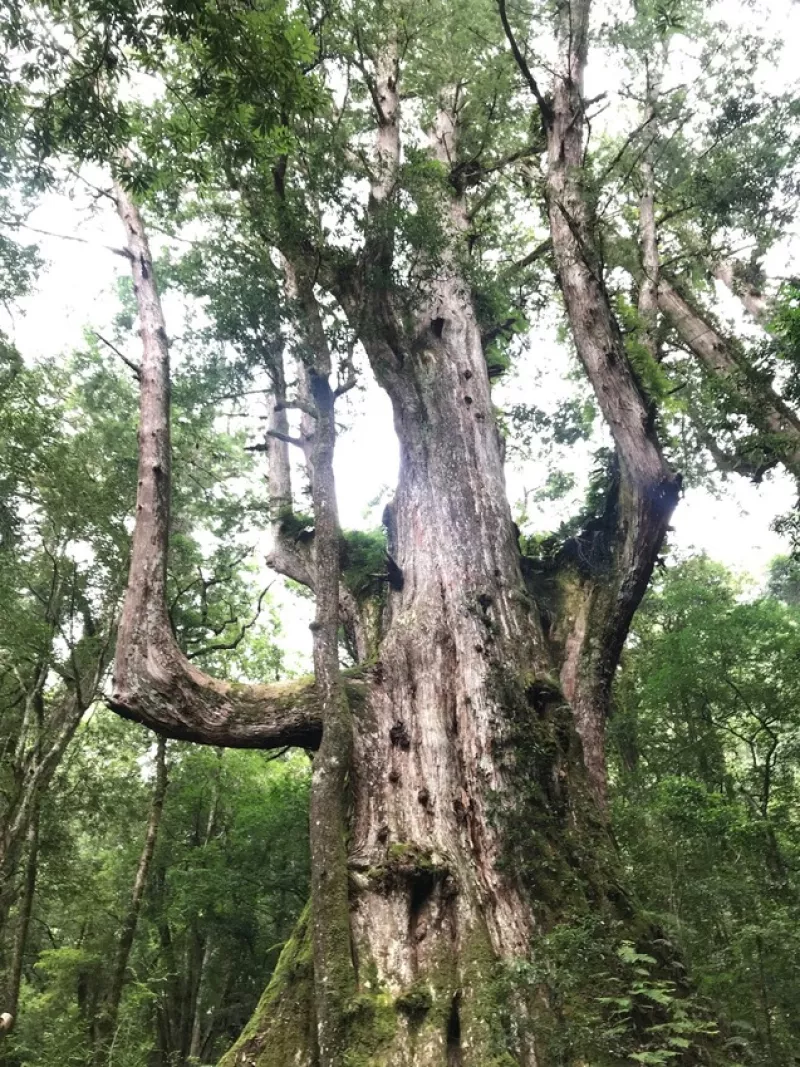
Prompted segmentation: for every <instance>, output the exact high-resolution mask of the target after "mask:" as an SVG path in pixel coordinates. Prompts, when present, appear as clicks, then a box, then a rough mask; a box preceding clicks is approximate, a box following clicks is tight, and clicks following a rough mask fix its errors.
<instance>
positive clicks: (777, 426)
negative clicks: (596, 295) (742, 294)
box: [658, 278, 800, 477]
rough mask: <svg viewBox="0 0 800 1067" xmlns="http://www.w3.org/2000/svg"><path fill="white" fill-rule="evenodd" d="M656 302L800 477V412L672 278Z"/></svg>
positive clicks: (772, 448)
mask: <svg viewBox="0 0 800 1067" xmlns="http://www.w3.org/2000/svg"><path fill="white" fill-rule="evenodd" d="M658 302H659V306H660V308H661V310H662V311H663V312H664V314H665V315H666V316H667V318H668V319H669V321H670V323H671V324H672V326H673V328H674V329H675V331H676V333H677V334H678V336H679V337H680V339H681V340H682V341H683V343H684V344H685V345H686V346H687V347H688V348H689V349H690V351H691V352H693V353H694V355H695V356H696V357H697V359H698V360H699V361H700V363H701V364H702V365H703V367H704V368H705V370H706V371H707V372H708V373H709V374H710V375H711V376H712V377H713V378H716V379H717V380H718V381H719V382H720V383H721V384H722V385H723V387H724V388H725V389H726V391H727V392H728V393H729V394H731V395H732V396H733V398H734V399H737V398H738V400H739V402H740V403H741V406H742V410H743V414H745V415H746V416H747V418H748V419H749V420H750V421H751V422H752V423H753V425H754V426H755V427H756V428H757V429H759V430H761V431H762V432H764V433H767V434H769V435H770V436H771V437H773V438H774V439H777V440H773V441H770V442H766V443H765V445H766V447H765V450H766V451H774V452H775V453H776V455H778V456H779V458H780V461H781V462H782V463H784V464H785V466H786V467H787V468H788V470H790V471H791V472H792V474H793V475H795V477H800V417H798V416H797V415H796V414H795V412H794V411H793V410H792V409H791V408H790V407H789V405H788V404H787V403H786V401H785V400H784V399H783V398H782V397H781V396H780V395H779V394H778V393H777V392H776V391H775V389H774V388H773V387H772V385H771V383H770V382H769V381H768V380H767V379H766V378H764V377H763V376H761V375H759V374H757V373H756V372H754V371H753V369H752V367H751V366H750V364H749V362H748V359H747V356H746V354H745V353H744V352H742V351H741V350H740V349H739V346H738V344H737V343H736V342H735V341H734V340H732V339H731V338H727V337H725V336H724V335H723V333H722V332H721V330H720V329H719V328H718V327H717V326H716V325H715V324H714V323H713V321H712V318H711V316H710V315H709V314H708V313H707V312H703V311H701V310H700V309H699V308H698V307H696V306H694V305H693V304H690V303H689V301H688V300H687V299H686V298H685V297H684V296H683V295H682V294H681V293H680V292H679V291H678V290H677V289H676V288H675V286H674V285H672V284H671V282H670V281H669V280H668V279H666V278H662V279H661V281H660V283H659V287H658Z"/></svg>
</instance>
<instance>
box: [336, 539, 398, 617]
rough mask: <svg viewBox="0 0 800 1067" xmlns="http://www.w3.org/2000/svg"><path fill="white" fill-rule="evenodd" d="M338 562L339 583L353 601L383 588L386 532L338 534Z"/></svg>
mask: <svg viewBox="0 0 800 1067" xmlns="http://www.w3.org/2000/svg"><path fill="white" fill-rule="evenodd" d="M339 561H340V566H341V572H342V581H343V582H344V584H345V585H346V586H347V588H348V589H349V590H350V592H351V593H352V594H353V596H355V597H356V598H357V599H358V598H361V597H366V596H370V595H374V594H375V593H376V592H380V591H381V590H382V588H383V581H384V577H385V575H386V531H385V530H384V529H383V527H381V528H380V529H377V530H371V531H365V530H348V531H346V532H345V533H343V534H342V537H341V542H340V549H339Z"/></svg>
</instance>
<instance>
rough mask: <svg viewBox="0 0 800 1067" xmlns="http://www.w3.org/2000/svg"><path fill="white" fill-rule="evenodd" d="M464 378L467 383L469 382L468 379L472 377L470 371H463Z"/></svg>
mask: <svg viewBox="0 0 800 1067" xmlns="http://www.w3.org/2000/svg"><path fill="white" fill-rule="evenodd" d="M464 377H465V378H466V380H467V381H469V380H470V378H471V377H472V371H471V370H465V371H464Z"/></svg>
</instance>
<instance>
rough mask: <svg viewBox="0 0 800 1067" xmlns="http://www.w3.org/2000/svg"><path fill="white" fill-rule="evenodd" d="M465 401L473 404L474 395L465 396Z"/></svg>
mask: <svg viewBox="0 0 800 1067" xmlns="http://www.w3.org/2000/svg"><path fill="white" fill-rule="evenodd" d="M464 403H465V404H471V403H472V397H471V396H465V397H464Z"/></svg>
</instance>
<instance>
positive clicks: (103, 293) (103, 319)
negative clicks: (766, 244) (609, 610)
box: [3, 0, 800, 647]
mask: <svg viewBox="0 0 800 1067" xmlns="http://www.w3.org/2000/svg"><path fill="white" fill-rule="evenodd" d="M715 7H717V8H722V9H724V11H725V13H726V15H727V16H729V17H730V18H731V20H732V21H733V20H734V19H735V20H737V21H738V20H739V19H740V18H741V17H742V12H743V11H744V10H745V8H744V6H743V5H742V4H740V3H739V2H738V0H736V2H730V3H724V4H721V5H720V4H717V5H715ZM769 7H770V9H771V11H772V14H773V17H779V18H780V19H781V20H782V21H783V23H784V24H785V26H786V39H787V40H790V41H791V40H795V41H796V40H799V39H800V5H797V4H795V3H792V2H791V0H776V2H773V3H771V4H770V5H769ZM748 10H749V9H748ZM748 17H752V16H748ZM793 35H794V36H793ZM791 53H792V49H787V56H786V59H785V61H784V62H782V63H781V64H780V66H779V69H776V72H775V78H776V81H777V82H778V83H782V84H787V83H788V82H790V81H792V80H793V79H794V77H795V71H794V70H793V69H792V64H793V63H794V62H795V60H794V56H793V55H792V54H791ZM593 79H594V81H596V82H597V84H598V85H599V84H601V83H602V82H603V81H604V80H605V78H604V76H603V72H597V71H594V72H591V77H590V79H589V81H590V91H592V92H593V90H591V82H592V80H593ZM595 88H597V86H595ZM90 204H91V198H90V196H89V195H88V193H87V190H85V189H84V190H81V189H80V188H78V189H76V190H75V191H74V194H73V196H72V197H67V196H63V195H55V194H53V195H48V196H47V197H46V198H45V200H44V202H43V203H42V204H41V206H40V207H39V208H38V209H37V210H36V212H35V213H34V215H33V216H32V218H31V219H30V224H31V225H32V226H35V227H37V228H39V229H41V230H45V231H50V232H52V233H57V234H62V235H65V237H76V238H78V240H68V239H59V238H56V237H50V236H45V235H42V234H38V233H35V232H30V238H31V240H32V241H37V242H38V243H39V244H40V247H41V251H42V253H43V255H44V257H45V259H46V261H47V268H46V270H45V271H44V272H43V273H42V275H41V278H40V280H39V284H38V289H37V291H36V293H35V294H33V295H32V296H31V297H29V298H28V299H27V300H26V301H24V303H23V306H22V308H21V309H20V310H19V312H17V313H15V318H14V321H13V323H11V324H7V323H4V324H3V325H4V326H9V325H10V332H11V333H12V334H13V336H14V338H15V340H16V342H17V345H18V347H19V349H20V351H21V352H22V354H23V355H24V356H25V357H26V358H27V359H29V360H36V359H38V358H42V357H46V356H53V355H58V354H66V353H68V352H69V351H70V350H71V349H72V348H74V347H75V346H77V345H79V344H80V343H81V342H82V339H83V331H84V329H85V328H86V327H87V326H96V327H98V328H100V329H102V326H103V325H104V324H106V323H107V322H108V321H109V319H110V318H111V317H112V315H113V314H114V313H115V311H116V310H117V303H116V296H115V284H114V279H115V276H116V275H118V274H120V273H122V272H124V271H125V270H126V263H125V261H124V260H123V259H121V258H120V257H117V256H115V255H114V254H113V253H112V252H111V251H109V250H108V246H118V245H121V243H122V232H121V227H120V225H119V223H118V220H117V219H116V217H115V215H114V214H113V212H112V210H111V207H110V205H109V204H108V202H107V201H103V200H101V201H99V202H98V205H97V206H96V207H95V208H94V210H93V211H92V210H91V208H90ZM793 244H794V245H795V247H796V242H793ZM795 247H790V248H789V249H784V250H783V251H782V252H781V254H780V255H779V256H778V261H777V263H778V266H779V268H780V267H782V266H783V265H784V263H785V261H786V260H787V259H790V258H795V257H794V255H793V253H794V251H795ZM166 310H167V313H168V315H169V304H167V306H166ZM169 325H171V324H170V323H169V322H168V326H169ZM171 328H172V331H173V332H177V331H178V330H179V329H180V323H177V324H175V325H172V326H171ZM109 358H113V357H111V356H110V357H109ZM524 365H525V370H524V371H523V372H522V373H520V375H519V376H518V378H517V379H516V380H515V381H514V382H512V383H511V385H509V386H506V387H504V393H505V395H506V397H508V396H514V395H515V396H516V397H517V401H518V402H519V401H520V400H527V401H528V402H531V401H535V402H537V403H539V402H541V398H542V397H545V398H547V397H548V396H549V397H550V399H552V397H553V396H555V395H556V394H557V393H558V392H560V391H562V390H563V375H564V369H565V366H566V364H565V357H564V356H563V354H559V352H558V349H557V348H556V346H554V344H553V342H552V340H551V339H549V338H548V337H547V336H539V337H537V336H534V337H532V338H531V339H530V343H529V346H528V353H527V357H526V360H525V364H524ZM501 402H502V400H501ZM352 408H353V415H354V417H353V421H352V426H351V428H350V429H349V430H348V431H347V432H346V433H344V434H343V435H342V437H341V438H340V440H339V443H338V447H337V454H336V466H337V483H338V493H339V504H340V515H341V520H342V524H343V525H344V526H346V527H355V526H365V525H367V526H374V525H376V524H377V523H378V522H379V521H380V513H381V510H382V506H381V507H380V508H377V509H373V511H372V513H371V514H369V515H368V514H366V511H367V505H368V504H369V502H370V501H372V500H373V499H374V498H375V497H377V496H378V495H379V494H380V493H381V491H382V490H384V489H385V488H386V487H387V486H388V487H391V486H393V484H394V482H395V480H396V473H397V444H396V440H395V438H394V433H393V429H392V421H391V410H390V406H389V402H388V400H387V398H386V397H385V395H384V394H383V393H382V392H381V391H380V390H379V389H378V388H377V387H376V386H374V385H373V386H369V387H368V388H367V390H366V392H365V393H363V394H362V395H361V396H359V397H356V398H355V400H354V401H353V403H352ZM572 460H573V462H574V463H576V464H577V467H578V468H581V467H583V470H584V472H585V462H584V460H583V459H582V458H581V456H580V449H578V450H576V452H575V455H574V456H573V457H572ZM542 480H543V478H542V469H541V464H538V465H537V464H535V463H533V464H532V463H528V464H526V465H522V466H521V467H520V466H518V465H514V464H511V465H510V466H509V472H508V481H509V496H510V499H511V501H512V505H513V504H515V502H516V501H517V500H518V499H519V498H520V497H521V496H522V495H523V494H524V492H525V491H526V490H531V489H534V488H536V486H537V485H540V484H541V482H542ZM793 502H794V496H793V490H792V484H791V482H790V480H789V479H788V478H786V477H785V476H784V475H782V474H778V473H774V474H771V475H769V476H767V478H766V479H765V481H764V483H763V484H762V485H761V486H759V487H756V486H753V485H751V484H750V483H748V482H746V481H745V480H743V479H741V478H731V479H730V480H728V481H727V482H726V483H724V485H723V486H722V490H721V493H720V494H719V495H717V496H713V495H711V494H710V493H709V492H706V491H704V490H700V489H692V490H690V491H688V492H687V493H686V495H685V498H684V499H683V500H682V501H681V503H680V505H679V507H678V509H677V511H676V514H675V519H674V533H673V534H672V535H671V543H672V545H673V547H674V548H676V549H677V550H679V551H680V552H681V553H685V552H687V551H689V550H691V549H694V550H697V551H705V552H707V553H708V554H709V555H710V556H712V557H713V558H715V559H718V560H720V561H721V562H723V563H725V564H726V565H727V566H729V567H732V568H734V569H741V570H744V571H746V572H747V573H750V574H752V575H753V576H754V577H755V578H757V579H760V578H761V577H763V574H764V569H765V567H766V564H767V563H768V561H769V560H770V559H771V558H772V557H773V556H774V555H775V554H777V553H779V552H783V551H786V548H787V545H786V543H785V542H784V541H783V540H782V539H781V538H779V537H778V536H777V535H776V534H775V533H774V532H772V531H771V529H770V525H771V523H772V522H773V520H774V519H775V517H776V516H777V515H779V514H781V513H784V512H786V511H788V510H789V509H790V508H791V507H792V505H793ZM561 517H564V516H563V515H559V514H557V509H556V510H552V509H551V512H550V513H549V514H548V513H546V512H545V511H544V508H543V509H542V513H541V518H542V521H541V522H537V523H536V525H537V526H538V528H539V529H547V528H548V526H549V525H550V521H549V520H552V521H553V522H555V521H557V520H558V519H559V518H561ZM307 608H308V605H307V604H304V605H302V606H300V605H298V604H297V601H296V600H292V602H291V605H290V604H289V603H286V606H285V610H284V611H283V612H282V614H283V615H284V620H285V622H286V623H288V626H287V629H288V631H289V638H290V643H291V644H292V645H294V646H295V647H305V646H306V644H307V642H306V636H307V634H306V632H305V627H306V625H307V614H308V613H307ZM301 630H302V631H303V635H302V637H301Z"/></svg>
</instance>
